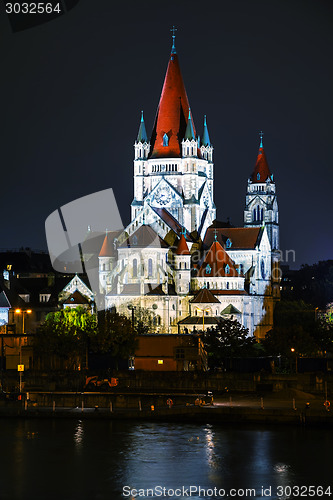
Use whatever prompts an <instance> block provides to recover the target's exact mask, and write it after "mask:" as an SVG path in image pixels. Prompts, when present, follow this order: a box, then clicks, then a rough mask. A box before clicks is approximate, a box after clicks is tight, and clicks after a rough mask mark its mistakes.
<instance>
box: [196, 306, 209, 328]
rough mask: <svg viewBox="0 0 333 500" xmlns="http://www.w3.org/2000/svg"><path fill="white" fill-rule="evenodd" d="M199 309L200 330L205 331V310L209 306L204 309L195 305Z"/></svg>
mask: <svg viewBox="0 0 333 500" xmlns="http://www.w3.org/2000/svg"><path fill="white" fill-rule="evenodd" d="M197 309H198V310H199V311H202V331H203V332H204V331H205V312H206V311H207V312H209V311H210V307H205V308H204V309H201V308H200V307H197Z"/></svg>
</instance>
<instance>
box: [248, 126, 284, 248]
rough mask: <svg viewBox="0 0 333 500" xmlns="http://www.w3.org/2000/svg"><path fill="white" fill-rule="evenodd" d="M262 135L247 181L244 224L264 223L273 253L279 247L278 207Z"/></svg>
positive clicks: (255, 225)
mask: <svg viewBox="0 0 333 500" xmlns="http://www.w3.org/2000/svg"><path fill="white" fill-rule="evenodd" d="M262 136H263V133H262V132H261V133H260V146H259V153H258V157H257V162H256V164H255V167H254V170H253V173H252V175H251V177H250V178H249V180H248V183H247V192H246V202H245V210H244V226H245V227H260V226H263V225H265V226H266V228H267V233H268V238H269V241H270V244H271V249H272V251H273V253H274V251H275V252H277V251H278V250H279V248H280V241H279V209H278V203H277V197H276V186H275V182H274V178H273V174H271V172H270V169H269V166H268V163H267V159H266V155H265V151H264V146H263V140H262Z"/></svg>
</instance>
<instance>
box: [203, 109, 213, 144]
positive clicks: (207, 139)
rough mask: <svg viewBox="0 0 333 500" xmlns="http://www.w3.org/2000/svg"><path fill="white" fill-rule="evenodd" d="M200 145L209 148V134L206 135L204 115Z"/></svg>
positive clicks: (206, 128)
mask: <svg viewBox="0 0 333 500" xmlns="http://www.w3.org/2000/svg"><path fill="white" fill-rule="evenodd" d="M201 144H202V145H203V146H211V142H210V139H209V133H208V127H207V121H206V115H205V117H204V129H203V135H202V141H201Z"/></svg>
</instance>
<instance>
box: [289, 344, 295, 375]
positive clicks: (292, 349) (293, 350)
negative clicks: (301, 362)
mask: <svg viewBox="0 0 333 500" xmlns="http://www.w3.org/2000/svg"><path fill="white" fill-rule="evenodd" d="M290 350H291V352H292V353H294V352H295V348H294V347H292V348H291V349H290ZM295 369H296V373H297V353H296V352H295Z"/></svg>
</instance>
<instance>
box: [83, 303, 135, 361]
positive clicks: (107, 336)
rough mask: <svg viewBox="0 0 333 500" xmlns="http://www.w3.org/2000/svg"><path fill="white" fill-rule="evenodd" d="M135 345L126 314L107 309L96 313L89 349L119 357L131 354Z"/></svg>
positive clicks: (126, 356)
mask: <svg viewBox="0 0 333 500" xmlns="http://www.w3.org/2000/svg"><path fill="white" fill-rule="evenodd" d="M136 346H137V340H136V332H135V331H134V330H133V328H132V323H131V320H130V319H129V318H127V316H125V315H123V314H119V313H117V312H116V311H115V310H110V309H107V310H105V311H100V312H99V313H98V329H97V332H96V335H94V336H93V337H92V338H91V349H92V350H93V351H95V352H97V353H103V354H105V353H110V355H111V356H112V357H114V358H116V363H117V366H118V361H119V360H120V359H127V358H128V357H129V356H131V355H133V354H134V352H135V349H136Z"/></svg>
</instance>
